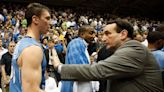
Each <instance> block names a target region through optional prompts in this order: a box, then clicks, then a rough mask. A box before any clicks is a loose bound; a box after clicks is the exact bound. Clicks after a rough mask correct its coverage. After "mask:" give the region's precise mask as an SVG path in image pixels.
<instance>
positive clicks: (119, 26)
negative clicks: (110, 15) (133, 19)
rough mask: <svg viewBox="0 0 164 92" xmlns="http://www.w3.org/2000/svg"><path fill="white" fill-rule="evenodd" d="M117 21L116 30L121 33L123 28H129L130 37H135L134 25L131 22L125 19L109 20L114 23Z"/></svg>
mask: <svg viewBox="0 0 164 92" xmlns="http://www.w3.org/2000/svg"><path fill="white" fill-rule="evenodd" d="M113 23H116V25H117V28H116V32H117V33H120V32H121V31H122V30H124V29H125V30H127V31H128V37H130V38H132V39H133V31H134V30H133V26H132V24H130V23H129V22H127V21H125V20H121V19H118V20H113V21H109V22H108V24H113Z"/></svg>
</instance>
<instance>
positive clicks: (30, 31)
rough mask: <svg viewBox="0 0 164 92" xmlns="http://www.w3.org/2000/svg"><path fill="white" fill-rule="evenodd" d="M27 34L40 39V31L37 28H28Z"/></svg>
mask: <svg viewBox="0 0 164 92" xmlns="http://www.w3.org/2000/svg"><path fill="white" fill-rule="evenodd" d="M27 36H30V37H32V38H34V39H35V40H37V41H39V39H40V33H39V31H38V30H37V29H36V28H32V27H29V28H28V30H27Z"/></svg>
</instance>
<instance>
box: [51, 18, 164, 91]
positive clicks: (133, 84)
mask: <svg viewBox="0 0 164 92" xmlns="http://www.w3.org/2000/svg"><path fill="white" fill-rule="evenodd" d="M103 31H104V35H103V40H104V42H105V43H106V44H107V46H108V47H110V48H115V49H116V51H115V52H114V54H113V55H111V56H110V57H108V58H107V59H105V60H103V61H101V62H99V63H97V64H92V65H63V64H61V63H60V62H59V61H58V59H57V60H55V63H54V67H55V68H56V69H57V70H58V72H60V74H61V78H62V79H66V80H80V81H85V80H100V79H102V80H103V79H107V80H110V81H111V85H110V89H109V90H107V92H164V89H163V84H162V78H161V72H160V70H159V66H158V64H157V62H156V60H155V58H154V57H153V55H152V53H151V52H150V51H149V50H148V49H147V48H146V47H145V46H143V45H141V44H140V43H139V42H138V41H135V40H132V39H133V36H132V35H133V27H132V26H131V24H129V23H128V22H127V21H124V20H115V21H112V22H110V23H109V24H108V25H106V26H105V27H104V29H103ZM108 88H109V87H108Z"/></svg>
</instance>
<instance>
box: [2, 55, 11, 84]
mask: <svg viewBox="0 0 164 92" xmlns="http://www.w3.org/2000/svg"><path fill="white" fill-rule="evenodd" d="M5 62H6V60H5V56H4V55H2V58H1V71H2V79H3V83H2V86H3V85H6V84H9V79H8V78H7V75H6V71H5Z"/></svg>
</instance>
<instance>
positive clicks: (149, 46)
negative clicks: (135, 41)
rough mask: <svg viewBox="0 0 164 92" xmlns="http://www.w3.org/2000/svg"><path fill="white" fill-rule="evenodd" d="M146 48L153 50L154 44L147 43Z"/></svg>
mask: <svg viewBox="0 0 164 92" xmlns="http://www.w3.org/2000/svg"><path fill="white" fill-rule="evenodd" d="M148 48H149V49H150V50H151V51H153V50H156V48H155V46H154V45H153V44H150V43H149V44H148Z"/></svg>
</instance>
